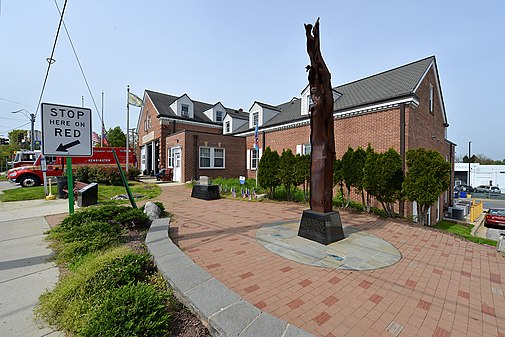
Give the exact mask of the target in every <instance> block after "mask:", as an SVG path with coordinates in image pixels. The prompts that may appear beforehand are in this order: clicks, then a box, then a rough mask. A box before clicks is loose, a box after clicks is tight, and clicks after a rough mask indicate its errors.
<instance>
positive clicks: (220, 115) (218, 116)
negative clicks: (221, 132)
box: [216, 111, 224, 122]
mask: <svg viewBox="0 0 505 337" xmlns="http://www.w3.org/2000/svg"><path fill="white" fill-rule="evenodd" d="M223 115H224V114H223V112H222V111H216V122H222V121H223Z"/></svg>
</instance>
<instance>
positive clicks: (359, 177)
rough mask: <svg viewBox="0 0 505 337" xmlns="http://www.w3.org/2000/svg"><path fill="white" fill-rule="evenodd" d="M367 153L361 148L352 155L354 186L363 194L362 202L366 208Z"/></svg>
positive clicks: (352, 180)
mask: <svg viewBox="0 0 505 337" xmlns="http://www.w3.org/2000/svg"><path fill="white" fill-rule="evenodd" d="M365 161H366V152H365V150H363V148H362V147H361V146H359V147H358V148H357V149H356V150H355V151H354V153H353V154H352V166H353V170H352V179H351V182H352V186H354V188H356V192H357V193H358V194H361V202H362V204H363V206H365V191H364V189H363V173H364V170H365Z"/></svg>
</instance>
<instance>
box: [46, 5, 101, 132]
mask: <svg viewBox="0 0 505 337" xmlns="http://www.w3.org/2000/svg"><path fill="white" fill-rule="evenodd" d="M54 4H55V5H56V8H57V9H58V13H60V15H61V16H62V17H63V15H62V12H61V11H60V7H59V6H58V3H57V2H56V0H54ZM63 28H64V29H65V33H66V34H67V37H68V41H70V46H72V51H73V52H74V56H75V59H76V60H77V64H78V65H79V69H80V70H81V74H82V77H83V79H84V82H85V83H86V87H87V88H88V92H89V95H90V96H91V100H92V101H93V105H94V106H95V111H96V113H97V115H98V119H100V121H101V122H102V125H103V120H102V116H100V113H99V110H98V107H97V105H96V101H95V97H94V96H93V93H92V91H91V88H90V86H89V82H88V79H87V78H86V74H85V73H84V69H83V68H82V65H81V61H80V60H79V56H78V55H77V51H76V50H75V47H74V43H73V42H72V38H71V37H70V33H69V32H68V29H67V25H66V24H65V21H64V20H63Z"/></svg>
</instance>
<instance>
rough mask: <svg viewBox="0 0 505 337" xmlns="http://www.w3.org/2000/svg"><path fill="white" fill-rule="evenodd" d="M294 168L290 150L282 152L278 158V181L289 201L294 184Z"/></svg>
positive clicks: (294, 158)
mask: <svg viewBox="0 0 505 337" xmlns="http://www.w3.org/2000/svg"><path fill="white" fill-rule="evenodd" d="M295 167H296V157H295V156H294V154H293V152H292V151H291V149H287V150H282V154H281V156H280V158H279V180H280V181H281V183H282V185H284V188H285V189H286V191H287V197H288V200H291V187H293V185H294V184H295V183H296V179H295V178H296V177H295V169H294V168H295Z"/></svg>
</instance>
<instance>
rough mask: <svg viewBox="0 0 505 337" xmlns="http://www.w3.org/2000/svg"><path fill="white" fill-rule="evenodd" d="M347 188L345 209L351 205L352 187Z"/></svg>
mask: <svg viewBox="0 0 505 337" xmlns="http://www.w3.org/2000/svg"><path fill="white" fill-rule="evenodd" d="M346 187H347V201H346V203H345V207H346V208H347V207H349V204H350V203H351V186H346Z"/></svg>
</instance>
